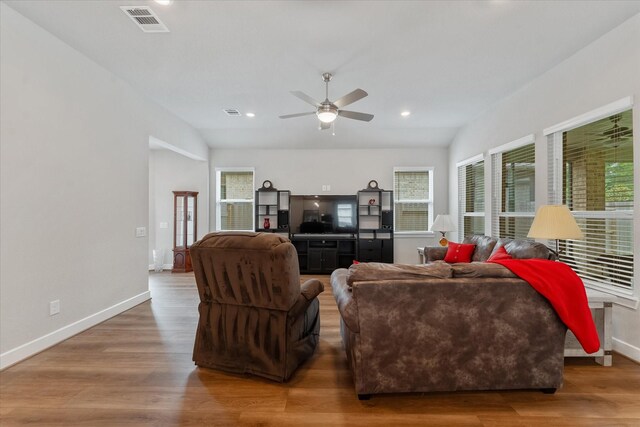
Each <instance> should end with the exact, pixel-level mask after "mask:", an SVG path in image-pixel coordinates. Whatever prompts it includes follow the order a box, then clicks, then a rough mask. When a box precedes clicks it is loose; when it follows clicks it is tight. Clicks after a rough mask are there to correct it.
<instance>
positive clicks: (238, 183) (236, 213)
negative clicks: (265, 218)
mask: <svg viewBox="0 0 640 427" xmlns="http://www.w3.org/2000/svg"><path fill="white" fill-rule="evenodd" d="M217 190H218V191H217V199H218V201H217V220H218V224H217V227H216V229H218V230H253V229H254V225H253V217H254V216H253V214H254V197H253V194H254V193H253V171H224V170H223V171H219V172H218V180H217Z"/></svg>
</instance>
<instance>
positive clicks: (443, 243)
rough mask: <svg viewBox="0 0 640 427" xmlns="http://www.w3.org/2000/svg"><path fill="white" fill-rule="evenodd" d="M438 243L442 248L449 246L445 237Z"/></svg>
mask: <svg viewBox="0 0 640 427" xmlns="http://www.w3.org/2000/svg"><path fill="white" fill-rule="evenodd" d="M438 243H440V246H447V245H448V244H449V241H448V240H447V239H446V237H443V238H442V239H440V240H439V241H438Z"/></svg>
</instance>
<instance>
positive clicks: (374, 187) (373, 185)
mask: <svg viewBox="0 0 640 427" xmlns="http://www.w3.org/2000/svg"><path fill="white" fill-rule="evenodd" d="M367 188H368V189H370V190H377V189H378V181H376V180H375V179H372V180H371V181H369V184H367Z"/></svg>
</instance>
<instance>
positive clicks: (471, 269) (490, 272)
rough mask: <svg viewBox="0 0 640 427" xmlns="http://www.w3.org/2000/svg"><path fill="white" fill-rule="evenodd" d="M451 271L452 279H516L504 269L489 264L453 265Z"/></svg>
mask: <svg viewBox="0 0 640 427" xmlns="http://www.w3.org/2000/svg"><path fill="white" fill-rule="evenodd" d="M451 271H452V273H453V277H454V278H460V277H464V278H474V277H482V278H500V279H507V278H508V279H513V278H517V277H518V276H516V275H515V274H513V273H512V272H511V270H509V269H508V268H506V267H503V266H502V265H500V264H493V263H490V262H482V261H480V262H470V263H466V264H453V265H452V266H451Z"/></svg>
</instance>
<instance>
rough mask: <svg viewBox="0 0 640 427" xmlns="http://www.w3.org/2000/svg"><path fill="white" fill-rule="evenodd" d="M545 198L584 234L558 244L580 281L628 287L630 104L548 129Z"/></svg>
mask: <svg viewBox="0 0 640 427" xmlns="http://www.w3.org/2000/svg"><path fill="white" fill-rule="evenodd" d="M547 138H548V139H547V140H548V153H549V200H550V203H555V204H565V205H567V206H568V207H569V209H570V210H571V211H572V212H573V215H574V217H575V219H576V222H577V223H578V225H579V226H580V228H581V229H582V232H583V234H584V236H585V238H584V240H566V241H562V242H561V244H560V259H561V260H562V261H564V262H566V263H567V264H569V265H570V266H571V267H572V268H573V269H574V270H575V271H576V272H577V273H578V275H580V276H581V277H582V278H583V280H584V281H585V282H590V283H594V284H597V285H603V286H606V287H614V288H625V289H631V288H632V287H633V216H634V214H633V205H634V198H633V191H634V189H633V170H634V164H633V130H632V110H627V111H624V112H622V113H617V114H613V115H611V116H609V117H605V118H603V119H600V120H596V121H593V122H591V123H588V124H585V125H583V126H579V127H576V128H573V129H569V130H565V131H563V130H559V131H557V132H555V133H552V134H550V135H548V137H547Z"/></svg>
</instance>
